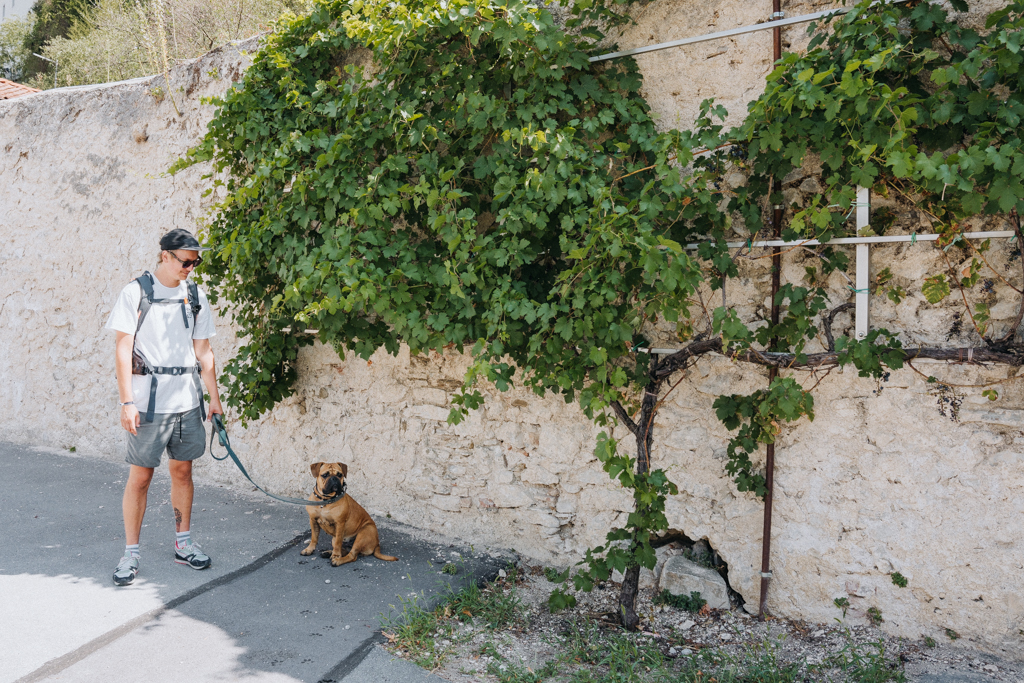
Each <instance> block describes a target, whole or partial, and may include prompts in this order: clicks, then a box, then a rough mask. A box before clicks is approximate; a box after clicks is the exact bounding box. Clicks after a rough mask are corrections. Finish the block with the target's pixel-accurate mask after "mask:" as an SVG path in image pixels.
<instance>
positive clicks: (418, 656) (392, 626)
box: [382, 597, 451, 669]
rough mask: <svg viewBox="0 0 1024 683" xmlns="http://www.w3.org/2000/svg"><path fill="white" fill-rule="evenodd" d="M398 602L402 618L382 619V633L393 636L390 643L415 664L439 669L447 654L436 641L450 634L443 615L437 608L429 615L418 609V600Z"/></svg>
mask: <svg viewBox="0 0 1024 683" xmlns="http://www.w3.org/2000/svg"><path fill="white" fill-rule="evenodd" d="M399 601H400V604H401V606H402V610H401V614H400V615H399V616H398V617H395V618H392V617H386V618H384V619H382V622H383V623H382V627H383V629H384V630H385V631H390V632H391V635H390V636H389V638H390V639H391V642H393V643H395V644H396V645H398V646H399V647H401V648H402V649H403V650H405V651H407V652H408V653H409V657H410V658H411V659H412V661H414V662H415V663H416V664H418V665H419V666H422V667H423V668H425V669H436V668H437V667H439V666H441V665H442V664H444V660H445V658H446V657H447V655H448V650H447V648H441V647H439V646H438V643H437V640H435V639H436V638H437V637H438V636H440V635H442V634H443V635H447V634H449V633H450V632H451V627H450V626H449V625H447V624H445V623H444V621H443V620H444V611H443V610H442V609H441V608H438V609H435V610H434V611H432V612H428V611H427V610H425V609H423V608H422V607H420V606H419V604H418V602H417V600H416V598H415V597H414V598H413V599H411V600H405V599H403V598H401V597H400V598H399Z"/></svg>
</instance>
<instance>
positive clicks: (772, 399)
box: [713, 377, 814, 497]
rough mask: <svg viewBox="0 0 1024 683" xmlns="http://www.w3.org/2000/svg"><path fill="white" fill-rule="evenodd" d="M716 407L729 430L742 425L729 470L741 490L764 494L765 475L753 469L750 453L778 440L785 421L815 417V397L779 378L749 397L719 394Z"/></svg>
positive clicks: (731, 446) (732, 442)
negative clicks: (762, 445)
mask: <svg viewBox="0 0 1024 683" xmlns="http://www.w3.org/2000/svg"><path fill="white" fill-rule="evenodd" d="M713 407H714V409H715V413H716V414H717V415H718V419H719V420H721V421H722V424H724V425H725V426H726V428H727V429H730V430H733V429H737V428H739V432H738V433H737V434H736V436H734V437H733V438H731V439H730V440H729V447H728V449H727V451H726V452H727V455H728V463H727V464H726V466H725V469H726V471H727V472H728V473H729V474H732V475H734V481H735V482H736V487H737V488H738V489H739V490H740V491H753V492H754V494H755V495H757V496H758V497H764V494H765V491H766V490H767V489H766V488H765V480H764V477H763V476H761V475H760V474H756V473H755V472H754V471H753V468H754V464H753V462H752V461H751V459H750V456H751V455H753V454H754V453H756V452H757V451H758V450H759V448H760V445H761V444H769V443H775V439H776V437H777V436H778V435H779V433H780V432H781V431H782V422H783V421H786V422H795V421H797V420H799V419H801V418H802V417H804V416H806V417H807V418H809V419H811V420H813V419H814V397H813V396H812V395H811V393H810V392H808V391H805V390H804V389H803V387H801V386H800V384H799V383H798V382H797V381H796V380H795V379H793V378H791V377H776V378H775V380H773V381H772V383H771V385H769V387H768V388H767V389H758V390H757V391H755V392H754V393H752V394H750V395H748V396H742V395H739V394H733V395H731V396H719V397H718V398H717V399H715V402H714V405H713Z"/></svg>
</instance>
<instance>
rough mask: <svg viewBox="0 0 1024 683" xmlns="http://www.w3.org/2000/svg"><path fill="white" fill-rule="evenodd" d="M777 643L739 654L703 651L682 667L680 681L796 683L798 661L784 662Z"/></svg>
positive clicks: (702, 682) (799, 671)
mask: <svg viewBox="0 0 1024 683" xmlns="http://www.w3.org/2000/svg"><path fill="white" fill-rule="evenodd" d="M779 649H780V647H779V644H777V643H773V642H772V641H770V640H767V639H766V640H764V641H763V642H761V643H757V644H754V645H752V646H751V647H747V648H744V649H743V650H741V651H740V652H728V651H725V650H714V651H711V650H705V651H701V653H700V654H699V655H698V656H696V657H694V658H692V659H691V660H689V661H687V662H685V663H684V664H683V671H682V672H681V673H682V676H681V678H680V679H679V680H680V681H684V682H685V683H711V682H712V681H715V682H716V683H797V681H802V680H808V679H805V678H804V677H802V676H800V673H801V669H803V665H802V663H801V662H799V661H797V662H784V661H782V660H781V658H780V657H779Z"/></svg>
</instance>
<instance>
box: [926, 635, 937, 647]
mask: <svg viewBox="0 0 1024 683" xmlns="http://www.w3.org/2000/svg"><path fill="white" fill-rule="evenodd" d="M924 644H925V647H935V646H936V645H938V643H936V642H935V639H934V638H932V637H931V636H925V638H924Z"/></svg>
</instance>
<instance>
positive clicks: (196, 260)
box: [167, 251, 203, 268]
mask: <svg viewBox="0 0 1024 683" xmlns="http://www.w3.org/2000/svg"><path fill="white" fill-rule="evenodd" d="M167 253H168V254H170V255H171V256H173V257H174V260H175V261H177V262H178V263H180V264H181V267H182V268H191V267H192V266H198V265H199V264H200V263H202V262H203V257H202V256H197V257H195V258H190V259H188V260H186V261H182V260H181V259H180V258H178V255H177V254H175V253H174V252H173V251H168V252H167Z"/></svg>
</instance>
